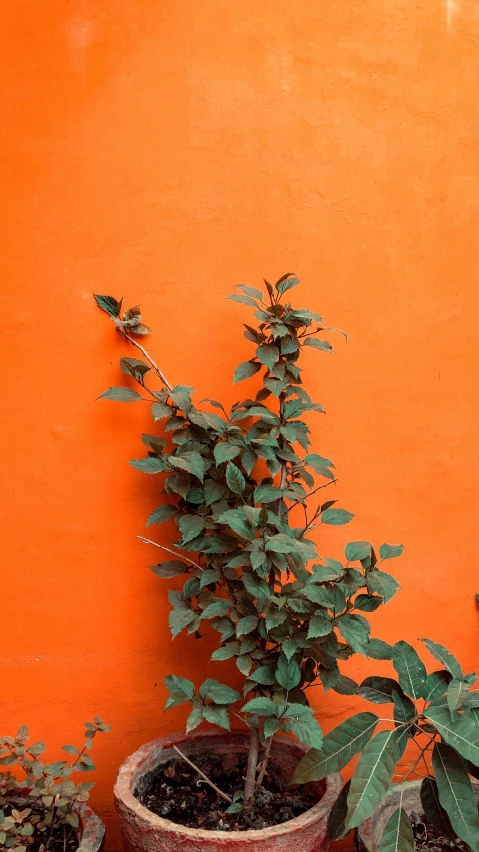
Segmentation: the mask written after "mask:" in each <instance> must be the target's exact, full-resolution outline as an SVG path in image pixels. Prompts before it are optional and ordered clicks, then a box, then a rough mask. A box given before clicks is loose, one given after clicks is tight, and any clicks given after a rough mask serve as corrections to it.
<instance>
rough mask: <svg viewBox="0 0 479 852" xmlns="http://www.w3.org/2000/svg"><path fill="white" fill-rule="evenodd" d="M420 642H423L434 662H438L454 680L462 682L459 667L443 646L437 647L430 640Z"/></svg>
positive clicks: (435, 643) (437, 645) (462, 676)
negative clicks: (434, 659)
mask: <svg viewBox="0 0 479 852" xmlns="http://www.w3.org/2000/svg"><path fill="white" fill-rule="evenodd" d="M421 642H424V644H425V646H426V648H427V649H428V651H429V653H430V654H432V656H433V657H435V658H436V660H439V662H440V663H442V664H443V666H444V668H445V669H447V671H448V672H450V673H451V674H452V676H453V677H454V678H456V680H463V678H464V675H463V673H462V669H461V666H460V665H459V663H458V662H457V660H456V658H455V657H453V655H452V654H450V653H449V651H448V650H447V648H445V647H444V645H439V644H438V643H437V642H433V641H432V640H431V639H421Z"/></svg>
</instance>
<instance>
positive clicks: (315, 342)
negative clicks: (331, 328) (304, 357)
mask: <svg viewBox="0 0 479 852" xmlns="http://www.w3.org/2000/svg"><path fill="white" fill-rule="evenodd" d="M303 346H309V347H311V349H320V350H321V351H322V352H329V353H331V352H332V351H333V347H332V346H331V344H330V343H328V341H327V340H319V339H318V338H317V337H307V338H306V340H305V341H304V343H303Z"/></svg>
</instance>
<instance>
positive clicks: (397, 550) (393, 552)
mask: <svg viewBox="0 0 479 852" xmlns="http://www.w3.org/2000/svg"><path fill="white" fill-rule="evenodd" d="M403 550H404V545H403V544H382V545H381V547H380V548H379V556H380V557H381V559H395V558H396V556H401V554H402V552H403Z"/></svg>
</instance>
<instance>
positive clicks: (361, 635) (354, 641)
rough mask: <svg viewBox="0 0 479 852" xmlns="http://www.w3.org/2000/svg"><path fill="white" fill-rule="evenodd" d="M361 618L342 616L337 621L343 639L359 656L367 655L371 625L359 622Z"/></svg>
mask: <svg viewBox="0 0 479 852" xmlns="http://www.w3.org/2000/svg"><path fill="white" fill-rule="evenodd" d="M359 618H360V616H357V615H342V616H341V617H340V618H338V619H337V620H336V625H337V627H338V629H339V632H340V633H341V636H342V637H343V639H345V640H346V642H347V643H348V645H350V646H351V648H352V649H353V651H355V652H356V653H357V654H366V646H367V642H368V636H369V625H367V626H366V624H367V622H366V624H365V623H364V621H365V619H364V620H363V621H359Z"/></svg>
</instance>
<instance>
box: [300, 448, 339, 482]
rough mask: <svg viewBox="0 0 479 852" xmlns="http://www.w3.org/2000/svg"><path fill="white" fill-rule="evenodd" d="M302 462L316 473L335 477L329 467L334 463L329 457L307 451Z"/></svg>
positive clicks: (331, 477) (329, 477)
mask: <svg viewBox="0 0 479 852" xmlns="http://www.w3.org/2000/svg"><path fill="white" fill-rule="evenodd" d="M304 463H305V464H307V465H309V467H312V468H313V470H315V471H316V473H319V474H320V476H324V477H325V478H326V479H334V478H335V474H334V473H333V471H332V470H331V468H334V464H333V462H332V461H331V460H330V459H325V458H324V457H323V456H318V454H317V453H308V455H306V456H305V457H304Z"/></svg>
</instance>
